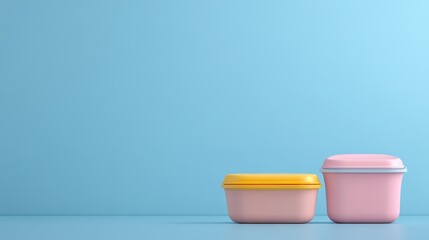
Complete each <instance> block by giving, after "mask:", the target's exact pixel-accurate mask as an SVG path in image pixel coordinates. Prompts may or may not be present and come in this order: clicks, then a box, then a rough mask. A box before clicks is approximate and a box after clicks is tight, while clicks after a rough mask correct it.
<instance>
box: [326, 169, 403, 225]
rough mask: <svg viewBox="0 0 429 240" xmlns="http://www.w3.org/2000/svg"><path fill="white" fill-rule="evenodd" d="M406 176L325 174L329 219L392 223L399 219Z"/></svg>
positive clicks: (391, 174)
mask: <svg viewBox="0 0 429 240" xmlns="http://www.w3.org/2000/svg"><path fill="white" fill-rule="evenodd" d="M402 176H403V173H323V177H324V179H325V186H326V201H327V208H328V216H329V218H330V219H331V220H332V221H334V222H338V223H390V222H393V221H395V220H396V219H397V218H398V217H399V211H400V198H401V184H402Z"/></svg>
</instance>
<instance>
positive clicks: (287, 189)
mask: <svg viewBox="0 0 429 240" xmlns="http://www.w3.org/2000/svg"><path fill="white" fill-rule="evenodd" d="M222 187H223V188H224V189H225V194H226V200H227V205H228V214H229V216H230V218H231V219H232V220H233V221H234V222H237V223H306V222H309V221H310V220H311V219H312V218H313V217H314V211H315V205H316V198H317V191H318V189H319V188H320V187H321V184H320V182H319V179H318V177H317V175H315V174H287V173H245V174H228V175H226V176H225V178H224V181H223V184H222Z"/></svg>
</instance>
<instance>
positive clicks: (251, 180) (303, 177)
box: [222, 173, 322, 189]
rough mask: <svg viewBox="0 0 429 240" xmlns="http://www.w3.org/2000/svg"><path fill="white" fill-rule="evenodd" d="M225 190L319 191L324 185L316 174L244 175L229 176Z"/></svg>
mask: <svg viewBox="0 0 429 240" xmlns="http://www.w3.org/2000/svg"><path fill="white" fill-rule="evenodd" d="M222 187H223V188H225V189H317V188H321V187H322V185H321V184H320V182H319V178H317V175H316V174H304V173H289V174H284V173H242V174H228V175H226V176H225V178H224V180H223V184H222Z"/></svg>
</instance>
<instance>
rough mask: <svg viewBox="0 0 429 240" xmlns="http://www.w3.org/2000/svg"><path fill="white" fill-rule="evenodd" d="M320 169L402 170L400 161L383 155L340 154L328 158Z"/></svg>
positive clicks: (402, 165)
mask: <svg viewBox="0 0 429 240" xmlns="http://www.w3.org/2000/svg"><path fill="white" fill-rule="evenodd" d="M322 168H389V169H391V168H404V164H403V163H402V161H401V159H399V158H397V157H395V156H391V155H385V154H340V155H334V156H331V157H328V158H327V159H326V160H325V161H324V163H323V166H322Z"/></svg>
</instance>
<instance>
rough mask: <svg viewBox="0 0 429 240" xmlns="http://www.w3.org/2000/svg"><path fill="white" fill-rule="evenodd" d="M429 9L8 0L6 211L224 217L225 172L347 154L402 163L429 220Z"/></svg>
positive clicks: (3, 30)
mask: <svg viewBox="0 0 429 240" xmlns="http://www.w3.org/2000/svg"><path fill="white" fill-rule="evenodd" d="M428 12H429V2H428V1H424V0H421V1H393V0H388V1H387V0H386V1H372V0H361V1H343V0H332V1H316V0H313V1H306V0H296V1H284V0H274V1H249V0H242V1H234V0H233V1H231V0H213V1H199V0H195V1H119V0H118V1H101V0H99V1H64V2H62V1H12V0H10V1H5V0H3V1H1V2H0V214H77V215H79V214H150V215H157V214H160V215H174V214H187V215H191V214H216V215H224V214H226V205H225V199H224V195H223V190H222V189H221V188H220V184H221V181H222V179H223V176H224V174H227V173H232V172H315V173H317V172H318V171H319V168H320V166H321V164H322V161H323V159H324V158H325V157H327V156H329V155H333V154H337V153H388V154H393V155H397V156H399V157H401V158H402V159H403V160H404V162H405V164H406V165H407V166H408V168H409V172H408V173H407V174H406V176H405V178H404V184H403V195H402V214H405V215H407V214H429V204H427V203H428V202H429V191H427V176H428V174H427V171H428V170H429V161H428V155H429V153H428V151H429V93H428V92H429V27H428V26H429V14H428ZM319 176H321V175H320V174H319ZM324 197H325V195H324V192H323V191H321V192H320V194H319V199H318V206H317V212H318V214H325V213H326V209H325V200H324Z"/></svg>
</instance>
